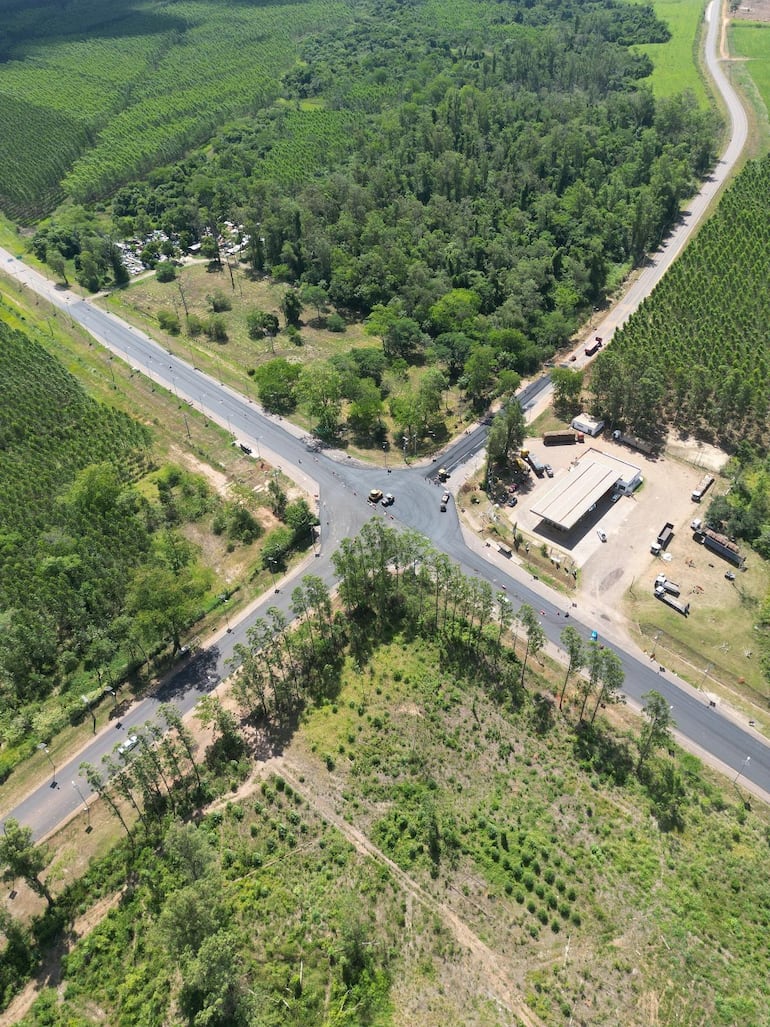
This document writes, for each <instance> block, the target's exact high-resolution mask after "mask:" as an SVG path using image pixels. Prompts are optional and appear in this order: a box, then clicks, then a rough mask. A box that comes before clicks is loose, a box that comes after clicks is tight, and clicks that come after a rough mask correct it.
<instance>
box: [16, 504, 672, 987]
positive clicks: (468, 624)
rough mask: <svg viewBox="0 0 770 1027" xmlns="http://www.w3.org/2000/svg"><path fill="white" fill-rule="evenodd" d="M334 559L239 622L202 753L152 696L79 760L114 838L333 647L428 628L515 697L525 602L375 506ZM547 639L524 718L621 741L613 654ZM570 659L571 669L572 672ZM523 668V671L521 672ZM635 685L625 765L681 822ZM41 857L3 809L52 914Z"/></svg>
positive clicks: (147, 825) (479, 678) (243, 760)
mask: <svg viewBox="0 0 770 1027" xmlns="http://www.w3.org/2000/svg"><path fill="white" fill-rule="evenodd" d="M334 563H335V569H336V571H337V574H338V576H339V596H338V601H337V599H336V598H335V597H333V596H332V594H331V593H330V591H329V589H328V587H327V586H326V585H325V583H324V582H323V581H321V579H320V578H318V577H315V576H308V577H306V578H304V579H303V581H302V583H301V584H300V585H298V586H297V588H295V589H294V592H293V593H292V609H293V613H294V615H295V618H296V619H295V621H294V623H293V624H292V625H289V623H288V619H287V618H286V616H285V615H284V614H283V613H282V612H281V611H279V610H278V609H276V608H272V609H270V610H269V611H268V613H267V616H266V617H265V618H261V619H259V620H258V621H256V622H255V624H254V625H253V626H252V628H251V629H250V631H249V633H248V642H247V644H246V645H242V646H239V647H237V649H236V655H235V657H234V660H233V665H234V669H235V673H234V675H233V680H232V696H233V698H234V700H235V702H236V704H237V707H238V711H239V713H240V715H241V717H240V721H239V717H238V715H237V714H236V713H235V712H233V711H232V710H231V709H230V708H228V706H225V705H224V704H223V703H222V701H221V700H220V699H219V698H217V697H215V696H210V695H206V696H204V697H203V698H202V699H201V701H200V702H199V703H198V706H197V709H196V717H197V718H198V719H199V720H200V721H201V723H202V724H203V725H204V726H205V727H207V728H209V729H210V731H211V736H212V742H211V744H210V745H209V747H208V748H207V750H206V753H205V757H204V758H203V759H200V757H198V755H197V753H196V749H197V744H196V741H195V739H194V735H193V732H192V731H191V730H190V728H189V727H188V726H187V725H186V724H185V723H184V722H183V720H182V718H181V716H180V714H179V712H178V710H177V709H176V708H175V707H174V706H173V705H171V704H164V705H162V706H161V707H160V709H159V714H160V716H159V719H158V720H157V721H156V722H155V723H148V724H147V725H146V726H145V728H144V730H143V731H140V732H137V740H136V742H135V744H134V745H133V746H130V745H126V744H125V743H124V744H123V745H122V746H120V747H117V748H116V750H115V751H114V753H113V754H112V755H111V756H109V757H107V758H105V760H104V766H103V768H102V769H98V768H96V767H94V766H91V765H89V764H87V763H83V764H81V768H80V769H81V774H82V775H83V777H84V778H85V780H86V781H87V782H88V784H89V785H90V787H91V788H92V790H93V791H94V792H95V793H96V794H97V795H98V796H99V797H100V798H102V799H103V800H104V803H105V806H106V808H107V809H108V810H109V811H110V813H111V814H112V815H113V816H114V817H116V818H117V820H119V821H120V824H121V825H122V828H123V829H124V831H125V833H126V836H127V842H128V850H127V852H129V853H133V852H134V851H135V850H136V851H137V852H138V851H140V850H142V849H144V848H145V847H146V844H147V843H148V842H152V844H157V842H158V840H160V839H161V838H162V837H163V836H164V833H165V831H166V828H167V825H168V823H169V820H180V819H181V820H186V819H189V818H190V817H194V816H195V814H196V811H200V809H201V807H203V806H205V805H206V804H207V803H208V802H210V801H211V800H212V799H213V798H214V797H215V796H216V795H217V794H218V793H220V792H221V791H223V790H224V789H226V788H227V787H230V786H232V785H233V784H234V783H235V782H236V780H237V779H238V778H240V777H242V776H245V775H246V774H247V773H248V766H249V761H248V756H249V748H248V744H247V739H248V734H249V730H250V729H251V728H253V727H254V726H255V725H262V726H264V725H267V726H268V728H270V727H273V728H278V729H286V728H287V727H290V726H291V725H292V723H293V722H294V721H295V718H296V715H297V714H298V712H299V711H300V710H301V709H302V708H303V707H304V706H306V705H311V704H316V703H322V702H325V701H328V700H332V699H334V698H335V697H336V696H337V694H338V692H339V688H340V686H341V681H342V672H343V666H344V663H345V661H346V660H348V659H350V660H353V661H355V663H356V665H357V666H363V665H364V664H365V663H366V661H367V658H368V656H369V655H370V654H371V653H372V651H373V650H374V649H375V648H376V646H378V645H379V644H382V643H386V642H387V641H388V640H389V639H390V638H391V637H393V636H396V635H398V636H400V637H401V638H405V639H408V638H410V637H416V636H418V635H422V636H423V637H429V638H431V639H433V640H434V641H435V642H436V644H437V648H438V651H439V661H440V662H439V665H440V666H441V668H442V671H444V672H450V673H452V674H453V675H454V676H455V677H456V679H457V680H458V681H465V682H467V683H476V684H477V685H479V686H480V687H482V688H483V689H485V690H486V691H487V692H488V694H489V695H490V697H491V698H492V699H493V700H494V701H495V702H498V703H501V704H504V705H506V706H509V707H511V708H514V709H518V708H522V707H525V706H526V705H527V701H528V700H527V697H528V691H527V690H526V689H525V680H526V679H527V671H528V668H530V671H531V665H532V661H533V660H538V661H539V660H540V653H541V651H542V650H543V648H544V645H545V634H544V631H543V628H542V625H541V623H540V620H539V618H538V615H537V612H536V611H535V610H533V609H532V607H530V606H528V605H523V606H522V607H521V608H520V609H519V610H518V612H517V613H515V612H514V610H513V607H512V604H511V602H510V600H509V599H508V597H507V596H505V595H504V594H502V593H495V592H494V591H493V589H492V588H491V586H490V585H489V584H488V583H487V582H486V581H482V580H479V579H476V578H469V577H466V576H465V575H464V574H463V573H462V572H461V571H460V570H459V569H458V568H457V567H456V566H455V565H453V564H452V563H451V562H450V561H449V560H448V558H447V557H446V556H445V555H443V554H440V553H437V552H436V551H435V550H433V549H432V548H431V547H430V545H429V543H428V542H427V540H426V539H424V538H423V537H422V536H420V535H418V534H416V533H413V532H402V531H396V530H394V529H392V528H388V527H387V526H386V525H384V524H383V522H381V521H379V520H372V521H370V522H368V523H367V524H366V525H365V526H364V528H363V529H362V531H361V534H360V535H359V536H358V537H357V538H355V539H349V540H346V541H345V542H344V543H343V544H342V546H341V548H340V550H339V551H338V552H337V553H336V554H335V556H334ZM519 636H521V638H520V637H519ZM561 641H562V644H563V646H564V648H565V650H566V653H567V656H568V661H567V666H566V673H565V675H564V678H563V680H562V682H561V684H560V686H559V687H557V688H551V687H549V686H547V687H546V688H545V689H544V691H543V692H537V693H536V694H534V696H533V699H532V702H531V705H532V708H533V723H534V725H535V728H536V730H538V731H541V732H542V731H544V730H547V729H548V728H549V727H550V726H551V725H552V724H553V718H554V713H555V710H556V707H557V704H558V709H559V710H561V709H563V708H568V709H570V710H574V712H575V717H576V735H577V739H576V748H575V751H576V753H577V754H578V755H579V756H580V758H581V759H583V760H584V761H585V759H586V756H585V754H586V753H589V754H590V753H593V755H589V757H588V760H589V762H590V761H591V759H596V753H597V752H599V751H600V750H601V751H603V752H607V751H610V750H612V751H613V752H614V753H615V756H614V757H613V758H618V757H617V754H618V753H621V752H623V753H625V743H618V741H617V739H613V738H612V737H611V735H612V733H611V732H609V733H607V732H605V731H604V730H603V729H600V728H598V727H597V726H595V725H594V721H595V718H596V716H597V712H598V710H599V709H600V708H601V707H602V705H606V704H609V703H613V702H617V701H622V699H621V696H620V688H621V687H622V684H623V671H622V667H621V664H620V661H619V659H618V657H617V655H616V654H615V653H613V652H612V651H610V650H608V649H604V648H602V647H600V646H599V645H598V644H597V643H595V642H589V643H587V644H586V643H585V642H584V641H583V640H582V639H581V637H580V635H579V633H578V631H577V630H576V629H575V628H574V627H572V626H571V625H567V626H566V627H565V628H564V630H563V631H562V635H561ZM511 642H512V644H511ZM522 645H523V652H522ZM517 649H518V655H517ZM582 669H584V670H585V673H584V674H582V675H580V676H578V672H579V671H580V670H582ZM529 680H530V685H531V684H532V674H531V673H530V675H529ZM571 680H574V681H575V686H576V687H575V693H574V698H570V701H569V703H565V698H566V696H567V692H568V688H569V684H570V681H571ZM538 683H539V682H538ZM549 691H551V693H552V694H551V696H549V695H548V692H549ZM645 698H646V706H645V714H646V719H645V722H644V724H643V727H642V730H641V733H640V736H639V738H638V739H637V740H636V748H637V758H636V771H637V774H639V776H640V777H641V778H642V780H643V782H644V783H645V785H646V787H647V790H648V792H649V793H650V795H651V797H652V798H653V802H654V804H655V806H656V811H657V812H658V814H659V817H660V815H661V814H662V813H665V814H666V816H667V818H668V822H669V823H673V824H675V825H678V826H681V821H680V820H678V805H679V803H680V802H681V800H682V797H683V790H682V787H681V781H680V780H679V778H678V775H677V773H676V771H675V769H673V768H672V767H670V766H668V764H667V765H666V767H665V768H663V771H662V773H658V772H656V773H651V770H652V768H651V766H650V765H649V761H650V757H651V756H652V755H653V754H654V752H655V751H656V750H657V749H658V748H660V747H661V746H670V745H671V744H672V743H671V733H670V731H671V726H672V721H671V716H670V709H669V707H668V704H667V703H666V702H665V700H664V699H663V698H662V697H661V696H660V695H659V694H658V693H655V692H652V693H650V694H649V695H648V696H647V697H645ZM228 705H229V704H228ZM605 735H606V737H604V736H605ZM597 739H598V742H597ZM623 758H624V759H625V763H626V770H628V769H630V759H629V757H628V755H627V754H626V755H625V756H624V757H623ZM594 766H595V764H594ZM663 807H665V809H664V808H663ZM672 816H673V821H672ZM153 839H155V841H152V840H153ZM49 858H50V851H49V849H48V848H47V847H46V846H36V845H35V844H34V843H33V839H32V832H31V831H30V829H29V828H25V827H22V826H20V825H19V824H18V823H17V822H16V821H15V820H13V819H10V818H9V819H8V820H7V821H6V822H5V824H4V829H3V834H2V836H0V873H1V874H2V877H3V879H4V880H7V881H15V880H19V879H21V880H24V881H26V883H27V884H28V885H29V887H30V888H31V889H32V890H33V891H34V892H35V893H36V894H38V895H40V896H41V897H43V898H45V899H46V900H47V902H48V904H49V907H53V908H52V909H51V915H52V916H53V917H54V919H55V920H56V922H57V923H58V922H59V920H60V919H61V917H60V916H58V914H57V913H56V906H57V904H58V903H59V900H56V901H55V900H54V897H53V895H52V894H51V892H50V890H49V887H48V883H47V882H46V881H45V880H44V877H43V874H44V871H45V869H46V866H47V864H48V862H49ZM131 863H132V858H131V857H130V858H129V864H131ZM61 901H62V902H64V904H65V906H66V905H67V903H69V904H70V905H71V904H72V901H74V900H72V898H71V896H70V897H69V898H68V897H67V896H66V895H65V896H63V897H62V900H61ZM68 908H69V907H68ZM62 909H64V907H62ZM6 920H7V923H5V924H2V923H0V928H2V930H3V933H5V935H6V937H12V936H13V937H16V936H17V935H18V938H17V941H18V942H19V945H22V940H23V939H26V940H24V944H23V945H22V947H21V948H20V949H19V952H18V953H17V956H18V959H17V960H16V963H15V964H14V965H15V969H14V968H13V967H11V966H10V964H9V967H8V973H7V974H5V975H2V976H3V979H4V980H5V984H6V985H7V986H8V987H10V989H11V991H13V990H14V989H15V987H16V986H17V985H18V983H19V982H20V980H21V979H22V977H23V976H24V975H25V974H27V973H28V972H29V970H30V968H31V965H32V963H33V962H34V960H35V959H36V958H37V956H35V951H36V950H35V946H34V945H33V944H32V942H31V941H30V936H29V935H28V934H25V932H24V930H23V929H22V928H21V927H20V925H19V924H18V923H16V922H15V921H14V920H13V918H9V917H6ZM22 949H23V951H22ZM14 959H16V957H14ZM11 971H13V972H11ZM9 975H10V976H9Z"/></svg>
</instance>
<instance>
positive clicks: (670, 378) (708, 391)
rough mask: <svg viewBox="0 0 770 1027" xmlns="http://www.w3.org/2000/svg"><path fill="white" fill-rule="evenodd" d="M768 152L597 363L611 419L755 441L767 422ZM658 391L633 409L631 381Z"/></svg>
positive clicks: (595, 379) (596, 382) (595, 378)
mask: <svg viewBox="0 0 770 1027" xmlns="http://www.w3.org/2000/svg"><path fill="white" fill-rule="evenodd" d="M768 188H770V158H767V157H765V158H764V159H763V160H761V161H757V162H753V163H750V164H749V165H747V166H746V168H745V169H744V170H743V171H742V172H741V174H740V175H739V177H738V178H737V179H736V180H735V182H734V184H733V185H732V186H731V188H730V189H729V190H728V191H727V192H726V193H725V194H724V196H723V197H722V200H721V202H720V205H719V209H718V210H717V212H716V213H715V215H714V216H713V217H712V218H711V220H709V221H708V222H707V223H706V225H705V226H704V227H703V229H702V230H701V232H700V233H699V235H698V237H697V238H696V239H695V240H694V242H693V243H692V244H691V245H690V246H689V247H688V248H687V250H686V251H685V252H684V253H683V254H682V256H681V257H680V259H679V260H678V261H677V262H676V263H675V264H674V266H673V267H672V268H671V270H670V272H669V273H668V274H667V275H666V277H665V278H664V279H663V281H662V282H661V283H660V285H659V286H658V287H657V288H656V289H655V291H654V292H653V294H652V295H651V296H650V297H649V298H648V299H647V300H646V301H645V302H644V303H643V305H642V306H641V307H640V308H639V310H638V311H637V312H636V313H635V314H634V315H633V316H632V317H631V318H630V319H629V321H628V323H627V324H626V326H625V327H624V328H623V329H622V330H621V331H620V332H619V333H618V334H617V335H616V336H615V338H614V339H613V344H612V347H611V349H610V350H608V351H607V352H605V353H604V354H602V355H601V356H600V357H599V359H598V360H597V361H596V365H595V368H594V371H593V375H592V388H593V389H594V391H595V393H596V395H597V397H598V401H599V406H600V407H601V408H602V409H603V410H604V412H605V413H606V414H607V415H608V416H609V418H610V419H611V420H612V421H613V423H624V422H625V423H630V424H633V423H634V418H638V417H642V416H646V412H649V410H650V409H654V410H655V411H656V414H655V416H656V417H657V418H658V419H659V420H660V415H661V414H662V416H663V418H664V419H666V420H668V421H669V422H670V423H672V424H673V425H674V426H677V427H680V428H686V429H688V430H690V431H696V432H705V433H706V435H710V436H711V437H712V438H714V439H715V440H716V441H717V442H720V443H723V444H724V443H726V444H735V443H737V442H738V441H739V440H740V439H741V438H748V439H753V440H755V441H759V440H761V439H763V438H764V436H765V433H766V431H767V423H768V420H767V418H768V394H770V349H769V348H768V341H767V331H766V327H767V324H768V319H770V296H769V295H768V292H767V289H766V287H765V286H766V283H767V281H768V280H769V279H770V215H769V214H768V208H767V204H766V202H765V197H766V196H767V193H768ZM640 381H641V382H642V383H645V382H646V383H648V386H649V387H650V388H651V389H652V390H653V391H654V393H655V394H656V395H657V396H658V397H659V399H658V402H656V403H655V404H653V407H652V408H650V407H649V406H648V407H646V408H645V406H644V404H642V406H641V407H639V406H638V404H637V409H636V410H635V411H634V410H633V409H632V401H631V399H630V394H631V392H633V390H634V388H636V386H637V383H639V382H640Z"/></svg>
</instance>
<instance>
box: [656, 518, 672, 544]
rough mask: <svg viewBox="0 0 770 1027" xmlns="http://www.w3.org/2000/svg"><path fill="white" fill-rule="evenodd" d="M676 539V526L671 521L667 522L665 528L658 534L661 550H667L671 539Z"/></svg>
mask: <svg viewBox="0 0 770 1027" xmlns="http://www.w3.org/2000/svg"><path fill="white" fill-rule="evenodd" d="M673 537H674V525H673V523H672V522H671V521H666V523H665V524H664V525H663V527H662V528H661V529H660V531H659V532H658V540H657V544H658V546H660V548H661V549H666V548H667V546H668V544H669V542H670V541H671V539H672V538H673Z"/></svg>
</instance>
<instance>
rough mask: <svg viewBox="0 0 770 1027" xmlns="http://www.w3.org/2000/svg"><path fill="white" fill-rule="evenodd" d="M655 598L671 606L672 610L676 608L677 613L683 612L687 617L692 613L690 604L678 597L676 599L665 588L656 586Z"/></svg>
mask: <svg viewBox="0 0 770 1027" xmlns="http://www.w3.org/2000/svg"><path fill="white" fill-rule="evenodd" d="M655 598H656V599H660V601H661V602H662V603H665V604H666V606H670V607H671V609H672V610H676V612H677V613H681V614H682V616H683V617H687V616H688V615H689V613H690V604H689V603H681V602H680V601H679V600H678V599H674V597H673V596H672V595H669V594H668V592H667V591H666V590H665V588H662V587H656V589H655Z"/></svg>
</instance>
